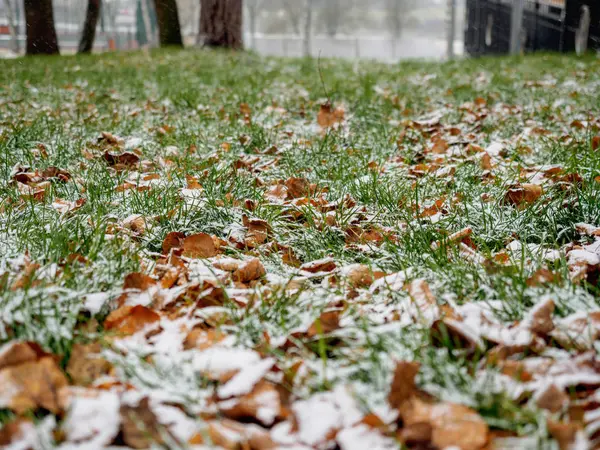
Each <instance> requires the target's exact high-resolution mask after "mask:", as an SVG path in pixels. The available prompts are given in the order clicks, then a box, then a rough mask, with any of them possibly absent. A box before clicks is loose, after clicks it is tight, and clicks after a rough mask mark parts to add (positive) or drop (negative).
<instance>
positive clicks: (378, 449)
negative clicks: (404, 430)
mask: <svg viewBox="0 0 600 450" xmlns="http://www.w3.org/2000/svg"><path fill="white" fill-rule="evenodd" d="M336 440H337V442H338V444H339V446H340V449H341V450H367V449H368V450H393V449H397V448H398V445H397V443H396V442H395V441H394V440H393V439H390V438H388V437H384V436H382V435H381V434H380V433H379V432H377V431H375V430H373V429H371V428H369V427H368V426H366V425H359V426H356V427H354V428H346V429H345V430H342V431H340V432H339V433H338V435H337V437H336Z"/></svg>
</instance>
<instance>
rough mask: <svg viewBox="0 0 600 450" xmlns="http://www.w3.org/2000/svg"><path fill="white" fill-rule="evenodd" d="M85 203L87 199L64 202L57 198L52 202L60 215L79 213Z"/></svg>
mask: <svg viewBox="0 0 600 450" xmlns="http://www.w3.org/2000/svg"><path fill="white" fill-rule="evenodd" d="M85 202H86V199H85V198H80V199H78V200H75V201H74V202H71V201H68V200H63V199H60V198H55V199H54V201H53V202H52V207H53V208H54V209H55V210H56V211H58V212H59V213H60V214H67V213H70V212H73V211H77V210H78V209H79V208H81V207H82V206H83V205H85Z"/></svg>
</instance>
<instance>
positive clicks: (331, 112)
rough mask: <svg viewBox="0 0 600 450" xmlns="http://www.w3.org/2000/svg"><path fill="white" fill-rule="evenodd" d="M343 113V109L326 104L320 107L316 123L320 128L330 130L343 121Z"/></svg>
mask: <svg viewBox="0 0 600 450" xmlns="http://www.w3.org/2000/svg"><path fill="white" fill-rule="evenodd" d="M344 116H345V111H344V108H342V107H340V106H338V107H337V108H335V109H334V108H333V107H332V106H331V103H329V102H327V103H324V104H322V105H321V107H320V109H319V114H318V115H317V123H318V124H319V125H320V126H321V128H331V127H333V126H334V125H336V124H339V123H342V122H343V121H344Z"/></svg>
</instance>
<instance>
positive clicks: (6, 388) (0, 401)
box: [0, 356, 68, 414]
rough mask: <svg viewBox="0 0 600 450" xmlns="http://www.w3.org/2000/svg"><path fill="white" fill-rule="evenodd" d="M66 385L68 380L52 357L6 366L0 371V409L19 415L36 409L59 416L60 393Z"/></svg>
mask: <svg viewBox="0 0 600 450" xmlns="http://www.w3.org/2000/svg"><path fill="white" fill-rule="evenodd" d="M67 384H68V382H67V378H66V377H65V375H64V374H63V372H62V371H61V370H60V368H59V367H58V366H57V364H56V362H55V361H54V359H53V358H52V357H50V356H45V357H43V358H41V359H39V360H38V361H30V362H26V363H23V364H19V365H17V366H10V367H7V368H5V369H2V370H1V371H0V407H5V408H8V409H10V410H12V411H14V412H15V413H17V414H24V413H25V412H27V411H28V410H35V409H37V408H44V409H47V410H48V411H50V412H51V413H53V414H58V413H59V412H60V402H59V397H58V391H59V390H60V389H61V388H62V387H65V386H67Z"/></svg>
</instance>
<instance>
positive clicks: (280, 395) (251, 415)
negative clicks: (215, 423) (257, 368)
mask: <svg viewBox="0 0 600 450" xmlns="http://www.w3.org/2000/svg"><path fill="white" fill-rule="evenodd" d="M287 396H288V395H287V393H286V391H285V390H284V389H283V388H282V387H280V386H277V385H275V384H273V383H271V382H270V381H265V380H261V381H259V382H258V383H257V384H256V386H254V389H252V391H251V392H250V393H248V394H245V395H243V396H241V397H239V398H237V399H235V400H233V401H231V400H228V401H226V402H224V403H222V404H221V408H220V409H221V412H222V413H223V415H224V416H225V417H227V418H229V419H234V420H237V421H241V422H247V421H249V420H251V421H252V422H258V423H260V424H262V425H264V426H267V427H269V426H271V425H273V424H274V423H275V422H279V421H281V420H283V419H285V418H286V417H287V416H288V415H289V411H288V410H287V407H286V403H287Z"/></svg>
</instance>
